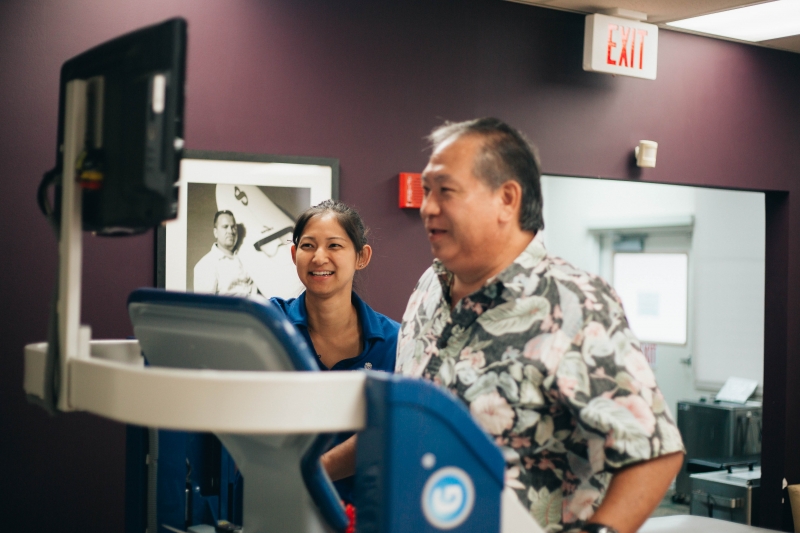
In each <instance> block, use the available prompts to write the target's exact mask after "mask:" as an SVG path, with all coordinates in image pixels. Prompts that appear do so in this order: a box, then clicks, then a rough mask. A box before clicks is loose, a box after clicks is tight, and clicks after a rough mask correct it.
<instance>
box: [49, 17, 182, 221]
mask: <svg viewBox="0 0 800 533" xmlns="http://www.w3.org/2000/svg"><path fill="white" fill-rule="evenodd" d="M185 65H186V21H184V20H183V19H172V20H168V21H166V22H163V23H161V24H157V25H155V26H150V27H147V28H143V29H141V30H137V31H135V32H132V33H129V34H127V35H123V36H121V37H118V38H116V39H114V40H111V41H108V42H106V43H103V44H101V45H99V46H96V47H95V48H92V49H91V50H88V51H86V52H84V53H82V54H80V55H78V56H76V57H74V58H72V59H70V60H69V61H67V62H66V63H64V65H63V67H62V68H61V83H60V98H59V132H58V152H57V154H56V155H57V160H58V163H57V164H58V167H59V170H62V171H63V169H62V168H61V167H62V165H63V164H64V163H63V161H62V160H61V158H62V153H61V152H62V150H63V143H64V136H65V131H64V127H65V114H66V109H65V106H66V104H65V102H66V92H67V90H66V88H67V84H68V83H69V82H71V81H73V80H84V81H85V82H86V86H85V88H86V127H85V135H84V142H83V150H82V151H79V152H80V155H79V156H78V158H77V161H75V163H74V164H75V168H76V173H77V176H76V179H77V181H78V183H79V184H80V187H81V189H82V191H83V229H84V230H86V231H93V232H96V233H98V234H101V235H113V234H134V233H140V232H142V231H145V230H147V229H148V228H151V227H153V226H155V225H157V224H159V223H160V222H162V221H163V220H168V219H172V218H175V217H176V215H177V205H178V188H177V186H176V185H177V181H178V176H179V170H180V157H181V153H182V149H183V103H184V97H183V87H184V79H185V71H186V66H185Z"/></svg>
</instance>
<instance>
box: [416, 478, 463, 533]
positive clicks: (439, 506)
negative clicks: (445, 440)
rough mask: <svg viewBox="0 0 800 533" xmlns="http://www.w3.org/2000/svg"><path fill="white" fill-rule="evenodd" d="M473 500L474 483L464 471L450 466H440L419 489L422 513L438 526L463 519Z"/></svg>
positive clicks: (460, 522)
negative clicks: (420, 490) (420, 489)
mask: <svg viewBox="0 0 800 533" xmlns="http://www.w3.org/2000/svg"><path fill="white" fill-rule="evenodd" d="M474 504H475V486H474V485H473V484H472V479H470V477H469V475H467V473H466V472H464V471H463V470H461V469H460V468H456V467H454V466H448V467H445V468H440V469H439V470H437V471H436V472H434V473H433V474H431V477H429V478H428V481H427V482H425V488H423V489H422V513H423V514H424V515H425V518H426V519H427V520H428V522H429V523H430V524H431V525H432V526H433V527H435V528H438V529H453V528H454V527H458V526H460V525H461V524H462V523H464V520H466V519H467V518H468V517H469V515H470V513H471V512H472V507H473V505H474Z"/></svg>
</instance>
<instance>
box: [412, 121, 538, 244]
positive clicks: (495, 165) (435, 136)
mask: <svg viewBox="0 0 800 533" xmlns="http://www.w3.org/2000/svg"><path fill="white" fill-rule="evenodd" d="M465 135H475V136H477V137H480V138H482V139H483V147H482V148H481V151H480V153H478V155H477V156H476V157H475V166H474V168H473V172H474V173H475V176H476V177H478V178H480V179H481V180H483V181H484V183H486V184H487V185H489V186H490V187H491V188H492V189H493V190H497V188H498V187H500V186H501V185H502V184H503V183H505V182H507V181H509V180H514V181H516V182H517V183H519V184H520V186H521V187H522V205H521V206H520V211H519V225H520V227H521V228H522V229H523V230H524V231H533V232H536V231H539V230H542V229H544V218H543V217H542V185H541V182H540V177H541V170H540V168H541V167H540V166H539V158H538V157H537V156H536V148H534V146H533V145H532V144H531V143H530V142H529V141H528V140H527V139H526V138H525V136H524V135H523V134H522V133H520V132H519V131H517V130H515V129H514V128H512V127H511V126H509V125H508V124H506V123H505V122H503V121H502V120H500V119H497V118H478V119H475V120H467V121H465V122H445V123H444V124H442V125H441V126H439V127H437V128H435V129H434V130H433V131H432V132H431V134H430V135H429V136H428V140H430V142H431V144H432V145H433V149H434V151H435V150H436V149H437V148H438V147H439V146H440V145H441V144H442V143H444V142H445V141H448V140H450V139H452V138H454V137H456V138H457V137H463V136H465Z"/></svg>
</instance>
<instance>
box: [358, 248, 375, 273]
mask: <svg viewBox="0 0 800 533" xmlns="http://www.w3.org/2000/svg"><path fill="white" fill-rule="evenodd" d="M371 259H372V247H371V246H370V245H369V244H365V245H364V247H363V248H362V249H361V253H360V254H358V256H357V257H356V270H361V269H364V268H367V265H368V264H369V262H370V260H371Z"/></svg>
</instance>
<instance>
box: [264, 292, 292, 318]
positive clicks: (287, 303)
mask: <svg viewBox="0 0 800 533" xmlns="http://www.w3.org/2000/svg"><path fill="white" fill-rule="evenodd" d="M269 303H271V304H272V305H274V306H275V307H277V308H278V309H280V310H281V311H282V312H283V314H284V315H286V316H289V315H294V314H298V311H299V309H298V305H299V298H281V297H279V296H273V297H271V298H270V299H269Z"/></svg>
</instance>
